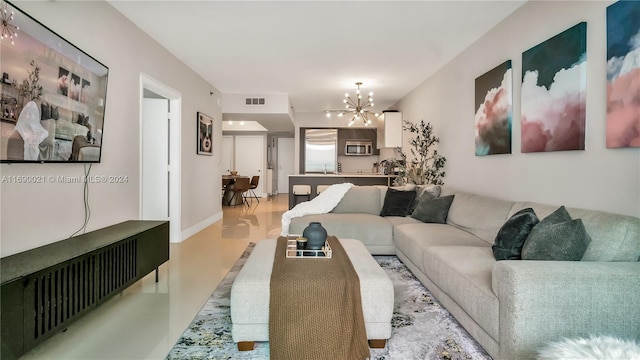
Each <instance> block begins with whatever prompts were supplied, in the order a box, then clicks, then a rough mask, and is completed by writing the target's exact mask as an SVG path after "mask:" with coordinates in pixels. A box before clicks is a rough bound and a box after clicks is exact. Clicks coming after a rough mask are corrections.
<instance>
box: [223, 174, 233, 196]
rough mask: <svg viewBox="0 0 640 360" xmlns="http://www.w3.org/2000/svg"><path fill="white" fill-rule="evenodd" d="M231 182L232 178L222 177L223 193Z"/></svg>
mask: <svg viewBox="0 0 640 360" xmlns="http://www.w3.org/2000/svg"><path fill="white" fill-rule="evenodd" d="M229 183H231V179H226V178H222V193H223V194H224V191H225V190H226V189H227V186H228V185H229Z"/></svg>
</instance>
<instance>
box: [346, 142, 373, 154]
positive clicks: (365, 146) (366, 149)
mask: <svg viewBox="0 0 640 360" xmlns="http://www.w3.org/2000/svg"><path fill="white" fill-rule="evenodd" d="M372 152H373V148H372V144H371V141H368V140H347V142H346V144H345V145H344V154H345V155H360V156H367V155H371V154H372Z"/></svg>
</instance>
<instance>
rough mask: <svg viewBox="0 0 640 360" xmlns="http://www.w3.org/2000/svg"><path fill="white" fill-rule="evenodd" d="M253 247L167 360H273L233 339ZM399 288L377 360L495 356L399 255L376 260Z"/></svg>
mask: <svg viewBox="0 0 640 360" xmlns="http://www.w3.org/2000/svg"><path fill="white" fill-rule="evenodd" d="M254 246H255V244H253V243H252V244H250V245H249V246H248V247H247V249H246V250H245V252H244V253H243V254H242V256H241V257H240V259H239V260H238V261H237V262H236V264H235V265H234V266H233V268H231V270H230V271H229V273H228V274H227V275H226V277H225V278H224V279H223V280H222V282H221V283H220V285H218V287H217V288H216V290H215V291H214V292H213V294H212V295H211V297H210V298H209V300H208V301H207V303H206V304H205V305H204V306H203V308H202V310H201V311H200V313H198V315H196V317H195V318H194V320H193V322H192V323H191V324H190V325H189V327H188V328H187V330H185V332H184V334H182V337H181V338H180V339H179V340H178V342H177V343H176V345H175V346H174V347H173V349H171V351H170V352H169V354H168V355H167V359H169V360H177V359H179V360H187V359H188V360H193V359H256V360H257V359H269V343H268V342H258V343H256V347H255V349H254V350H253V351H246V352H240V351H238V349H237V347H236V344H235V343H234V342H233V339H232V338H231V315H230V310H229V297H230V294H231V285H232V283H233V279H235V277H236V275H237V274H238V272H239V271H240V269H242V266H243V265H244V263H245V261H246V259H247V257H249V254H250V253H251V251H252V250H253V248H254ZM374 258H375V259H376V261H377V262H378V263H379V264H380V266H381V267H382V268H383V269H384V270H385V272H386V273H387V274H388V275H389V277H390V278H391V281H392V282H393V285H394V289H395V304H394V313H393V319H392V334H391V339H389V340H388V341H387V346H386V347H385V348H384V349H371V359H375V360H409V359H415V360H431V359H451V360H461V359H465V360H485V359H491V357H490V356H489V355H488V354H487V353H486V352H485V351H484V349H482V347H480V345H479V344H478V343H477V342H476V341H475V340H474V339H473V338H472V337H471V336H470V335H469V334H468V333H467V331H466V330H464V328H463V327H462V326H461V325H460V324H459V323H458V322H457V321H456V320H455V319H454V318H453V316H451V314H449V312H448V311H447V310H446V309H445V308H444V307H443V306H442V305H440V303H439V302H438V301H437V300H436V299H435V298H434V297H433V296H432V295H431V293H430V292H429V291H428V290H427V289H426V288H425V287H424V286H423V285H422V284H421V283H420V281H419V280H418V279H416V278H415V276H413V274H411V272H410V271H409V269H407V267H406V266H404V264H402V262H401V261H400V260H398V258H397V257H395V256H374Z"/></svg>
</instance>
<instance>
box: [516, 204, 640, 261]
mask: <svg viewBox="0 0 640 360" xmlns="http://www.w3.org/2000/svg"><path fill="white" fill-rule="evenodd" d="M527 207H531V208H533V209H534V210H535V212H536V214H538V216H539V217H540V218H544V217H545V216H547V215H548V214H551V213H552V212H553V211H554V210H556V209H557V208H558V206H553V205H547V204H540V203H535V202H518V203H516V204H515V205H514V208H513V209H512V212H515V211H518V210H520V209H523V208H527ZM567 211H568V212H569V215H571V217H572V218H574V219H575V218H580V219H582V223H583V224H584V228H585V229H586V231H587V233H588V234H589V236H590V237H591V242H590V243H589V246H587V251H586V252H585V253H584V255H583V256H582V261H638V260H640V219H638V218H636V217H632V216H627V215H619V214H613V213H608V212H604V211H597V210H587V209H577V208H567Z"/></svg>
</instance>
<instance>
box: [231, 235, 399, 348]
mask: <svg viewBox="0 0 640 360" xmlns="http://www.w3.org/2000/svg"><path fill="white" fill-rule="evenodd" d="M340 243H341V244H342V246H343V247H344V249H345V252H346V253H347V255H348V256H349V259H350V260H351V263H352V264H353V267H354V269H355V270H356V273H357V274H358V277H359V278H360V295H361V296H360V297H361V302H362V311H363V315H364V323H365V328H366V330H367V339H369V346H370V347H372V348H382V347H384V346H385V344H386V340H387V339H389V338H390V337H391V317H392V316H393V284H392V283H391V279H389V277H388V276H387V274H386V273H385V272H384V270H382V268H381V267H380V265H378V263H377V262H376V261H375V259H374V258H373V257H372V256H371V254H370V253H369V251H367V249H366V248H365V246H364V245H363V244H362V242H361V241H360V240H354V239H340ZM275 251H276V240H275V239H266V240H262V241H260V242H258V243H257V244H256V246H255V248H254V249H253V252H252V253H251V255H250V256H249V258H248V259H247V261H246V263H245V264H244V266H243V267H242V269H241V270H240V273H239V274H238V276H237V277H236V279H235V280H234V282H233V285H232V287H231V305H230V306H231V322H232V327H231V334H232V336H233V341H234V342H236V343H238V349H239V350H241V351H246V350H253V348H254V343H255V342H256V341H269V288H270V281H271V269H272V267H273V258H274V255H275ZM304 261H314V259H305V260H304ZM336 305H339V304H336Z"/></svg>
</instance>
